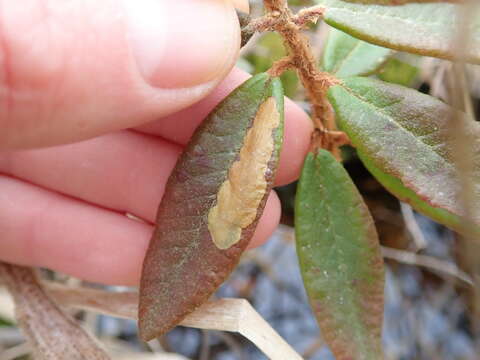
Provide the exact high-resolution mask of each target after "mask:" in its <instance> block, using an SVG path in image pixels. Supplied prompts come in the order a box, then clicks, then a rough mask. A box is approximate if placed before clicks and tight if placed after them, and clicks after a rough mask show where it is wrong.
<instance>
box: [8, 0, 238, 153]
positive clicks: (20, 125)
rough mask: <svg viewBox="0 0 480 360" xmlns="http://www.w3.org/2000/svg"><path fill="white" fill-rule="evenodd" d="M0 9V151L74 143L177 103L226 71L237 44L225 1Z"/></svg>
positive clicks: (29, 4)
mask: <svg viewBox="0 0 480 360" xmlns="http://www.w3.org/2000/svg"><path fill="white" fill-rule="evenodd" d="M242 1H243V2H245V0H242ZM0 9H1V12H0V29H1V31H0V89H1V91H0V128H1V129H2V131H1V132H0V147H2V148H25V147H38V146H47V145H53V144H60V143H66V142H73V141H78V140H81V139H86V138H89V137H93V136H96V135H99V134H103V133H107V132H110V131H113V130H117V129H122V128H126V127H131V126H136V125H139V124H142V123H144V122H147V121H151V120H154V119H157V118H158V117H159V116H164V115H166V114H170V113H172V112H175V111H178V110H179V109H182V108H185V107H187V106H188V105H190V104H192V103H194V102H195V101H198V100H199V99H200V98H202V97H204V96H205V95H207V93H208V92H209V91H211V90H212V89H213V88H214V86H215V85H216V84H217V83H218V81H220V79H221V78H222V77H223V76H225V75H226V74H227V73H228V71H229V70H230V68H231V67H232V66H233V64H234V62H235V59H236V56H237V52H238V48H239V42H240V35H239V26H238V19H237V17H236V14H235V11H234V8H233V6H232V3H231V2H230V1H227V0H202V1H198V0H176V1H167V0H142V1H137V0H122V1H119V0H103V1H98V0H71V1H64V0H50V1H47V0H26V1H10V0H0Z"/></svg>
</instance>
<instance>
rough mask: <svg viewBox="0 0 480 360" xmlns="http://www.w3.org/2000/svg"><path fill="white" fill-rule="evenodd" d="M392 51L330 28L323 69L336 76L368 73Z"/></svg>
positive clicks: (379, 64) (373, 70) (378, 65)
mask: <svg viewBox="0 0 480 360" xmlns="http://www.w3.org/2000/svg"><path fill="white" fill-rule="evenodd" d="M392 54H393V51H392V50H390V49H386V48H384V47H380V46H376V45H372V44H369V43H367V42H365V41H362V40H358V39H357V38H354V37H353V36H350V35H348V34H345V33H344V32H343V31H339V30H336V29H331V31H330V34H329V35H328V40H327V45H326V46H325V51H324V53H323V59H322V65H323V68H324V70H325V71H328V72H330V73H332V74H335V75H336V76H337V77H347V76H356V75H368V74H371V73H373V72H375V71H376V70H378V68H379V67H380V66H381V65H382V64H383V63H385V61H386V60H387V59H388V57H389V56H391V55H392Z"/></svg>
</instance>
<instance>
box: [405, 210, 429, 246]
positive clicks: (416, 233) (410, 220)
mask: <svg viewBox="0 0 480 360" xmlns="http://www.w3.org/2000/svg"><path fill="white" fill-rule="evenodd" d="M400 211H401V212H402V216H403V221H404V222H405V226H406V228H407V230H408V232H409V233H410V235H411V236H412V239H413V243H414V244H415V250H416V251H419V250H422V249H425V248H426V247H427V241H426V240H425V236H423V232H422V230H421V229H420V226H418V223H417V220H416V219H415V214H414V213H413V210H412V207H411V206H410V205H408V204H406V203H404V202H402V201H400Z"/></svg>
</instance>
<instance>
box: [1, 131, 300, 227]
mask: <svg viewBox="0 0 480 360" xmlns="http://www.w3.org/2000/svg"><path fill="white" fill-rule="evenodd" d="M288 136H296V135H295V132H294V131H292V133H290V135H288ZM293 151H294V149H290V148H288V147H286V148H285V153H292V152H293ZM180 152H181V148H180V146H178V145H176V144H173V143H170V142H168V141H166V140H164V139H161V138H158V137H154V136H151V135H146V134H140V133H137V132H133V131H126V130H124V131H120V132H117V133H113V134H108V135H104V136H101V137H98V138H95V139H91V140H87V141H83V142H80V143H76V144H69V145H62V146H58V147H51V148H46V149H40V150H24V151H15V152H9V153H3V154H1V153H0V173H3V174H7V175H10V176H14V177H16V178H19V179H22V180H25V181H27V182H29V183H33V184H36V185H39V186H41V187H44V188H47V189H50V190H51V191H55V192H59V193H62V194H65V195H68V196H71V197H75V198H77V199H81V200H84V201H87V202H90V203H92V204H96V205H98V206H101V207H105V208H109V209H112V210H115V211H118V212H122V213H125V212H128V213H131V214H134V215H136V216H138V217H140V218H142V219H144V220H146V221H149V222H152V223H153V222H154V219H155V214H156V210H157V206H158V204H159V202H160V200H161V198H162V196H163V193H164V191H165V185H166V183H167V180H168V177H169V175H170V173H171V172H172V170H173V167H174V166H175V163H176V161H177V158H178V156H179V154H180ZM301 156H303V154H297V155H295V157H298V160H296V161H292V162H281V166H283V167H281V168H280V169H279V172H280V173H281V174H285V175H284V177H286V176H288V177H291V175H288V174H290V173H291V172H293V171H297V170H296V167H295V166H293V164H296V163H297V162H300V161H301V160H300V158H301ZM290 157H291V158H292V157H293V155H290ZM296 175H298V174H295V175H294V176H296ZM280 180H282V179H280ZM283 180H285V179H283Z"/></svg>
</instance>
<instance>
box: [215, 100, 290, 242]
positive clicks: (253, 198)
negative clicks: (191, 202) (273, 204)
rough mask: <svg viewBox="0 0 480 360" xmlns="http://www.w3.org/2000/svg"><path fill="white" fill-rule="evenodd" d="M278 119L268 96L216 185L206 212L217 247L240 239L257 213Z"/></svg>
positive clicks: (264, 192)
mask: <svg viewBox="0 0 480 360" xmlns="http://www.w3.org/2000/svg"><path fill="white" fill-rule="evenodd" d="M280 120H281V117H280V113H279V112H278V110H277V104H276V101H275V98H274V97H270V98H268V99H267V100H266V101H265V102H264V103H263V104H262V105H261V106H260V108H259V110H258V112H257V114H256V116H255V119H254V120H253V126H252V127H251V128H250V129H249V130H248V131H247V134H246V136H245V141H244V143H243V146H242V148H241V149H240V153H239V159H238V160H236V161H235V162H234V163H233V165H232V167H231V168H230V170H229V172H228V177H227V179H226V180H225V181H224V182H223V184H222V185H221V186H220V190H219V191H218V194H217V202H216V204H215V206H213V207H212V208H211V209H210V211H209V213H208V230H209V231H210V234H211V236H212V240H213V242H214V244H215V245H216V246H217V247H218V248H219V249H228V248H229V247H231V246H232V245H234V244H236V243H237V242H238V241H240V239H241V236H242V230H243V229H244V228H246V227H247V226H248V225H250V224H251V223H252V222H253V221H254V220H255V218H256V216H257V212H258V207H259V206H260V203H261V201H262V199H263V197H264V196H265V194H266V192H267V188H268V184H267V180H266V176H265V174H266V173H267V172H268V170H269V168H268V164H269V162H270V159H271V157H272V154H273V152H274V151H275V139H274V136H273V131H274V130H275V129H276V128H277V127H278V126H279V125H280Z"/></svg>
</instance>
